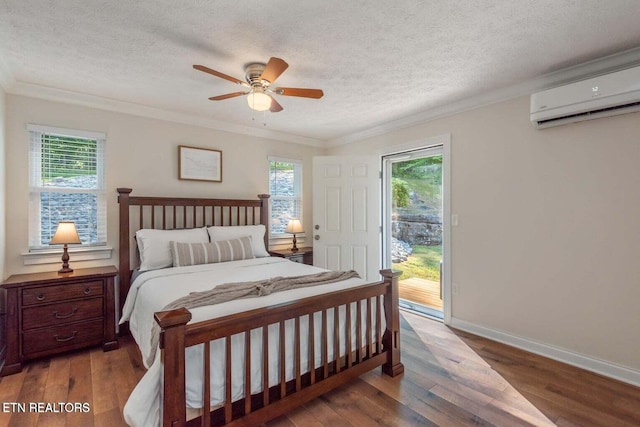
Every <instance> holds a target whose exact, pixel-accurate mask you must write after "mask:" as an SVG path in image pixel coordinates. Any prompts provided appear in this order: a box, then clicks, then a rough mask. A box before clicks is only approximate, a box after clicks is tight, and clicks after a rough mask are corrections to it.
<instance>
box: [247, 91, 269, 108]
mask: <svg viewBox="0 0 640 427" xmlns="http://www.w3.org/2000/svg"><path fill="white" fill-rule="evenodd" d="M247 104H249V108H251V109H253V110H256V111H266V110H268V109H269V108H271V97H270V96H269V95H267V94H265V93H262V92H251V93H250V94H249V95H247Z"/></svg>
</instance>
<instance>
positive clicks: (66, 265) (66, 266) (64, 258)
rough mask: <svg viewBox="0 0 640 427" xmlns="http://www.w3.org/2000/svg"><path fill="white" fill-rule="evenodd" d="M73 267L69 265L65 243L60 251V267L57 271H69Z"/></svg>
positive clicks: (71, 270)
mask: <svg viewBox="0 0 640 427" xmlns="http://www.w3.org/2000/svg"><path fill="white" fill-rule="evenodd" d="M71 272H73V268H70V267H69V252H68V251H67V244H66V243H65V244H64V246H63V251H62V268H61V269H60V270H58V273H71Z"/></svg>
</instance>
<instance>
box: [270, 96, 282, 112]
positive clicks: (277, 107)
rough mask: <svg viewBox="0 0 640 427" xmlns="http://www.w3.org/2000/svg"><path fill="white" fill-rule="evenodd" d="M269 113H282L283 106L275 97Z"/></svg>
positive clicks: (272, 98)
mask: <svg viewBox="0 0 640 427" xmlns="http://www.w3.org/2000/svg"><path fill="white" fill-rule="evenodd" d="M269 111H271V112H272V113H277V112H278V111H282V105H280V104H278V101H276V99H275V98H274V97H273V96H272V97H271V108H269Z"/></svg>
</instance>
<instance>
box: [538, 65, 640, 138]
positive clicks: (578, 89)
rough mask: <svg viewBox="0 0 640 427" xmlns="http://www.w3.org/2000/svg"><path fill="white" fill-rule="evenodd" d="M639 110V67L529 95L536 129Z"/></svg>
mask: <svg viewBox="0 0 640 427" xmlns="http://www.w3.org/2000/svg"><path fill="white" fill-rule="evenodd" d="M634 111H640V67H635V68H628V69H626V70H622V71H617V72H614V73H610V74H604V75H602V76H598V77H593V78H590V79H586V80H581V81H578V82H575V83H570V84H567V85H564V86H559V87H555V88H552V89H547V90H544V91H542V92H538V93H534V94H533V95H531V122H532V123H533V125H534V126H536V127H537V128H539V129H542V128H547V127H551V126H557V125H563V124H566V123H573V122H579V121H583V120H591V119H596V118H599V117H607V116H614V115H617V114H625V113H631V112H634Z"/></svg>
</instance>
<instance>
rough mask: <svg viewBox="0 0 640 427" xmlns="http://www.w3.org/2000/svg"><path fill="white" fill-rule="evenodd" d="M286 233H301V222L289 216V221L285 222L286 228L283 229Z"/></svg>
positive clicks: (302, 229)
mask: <svg viewBox="0 0 640 427" xmlns="http://www.w3.org/2000/svg"><path fill="white" fill-rule="evenodd" d="M284 231H285V232H286V233H293V234H295V233H302V232H303V231H304V228H302V223H301V222H300V220H299V219H298V218H291V219H290V220H289V223H288V224H287V228H285V230H284Z"/></svg>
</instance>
